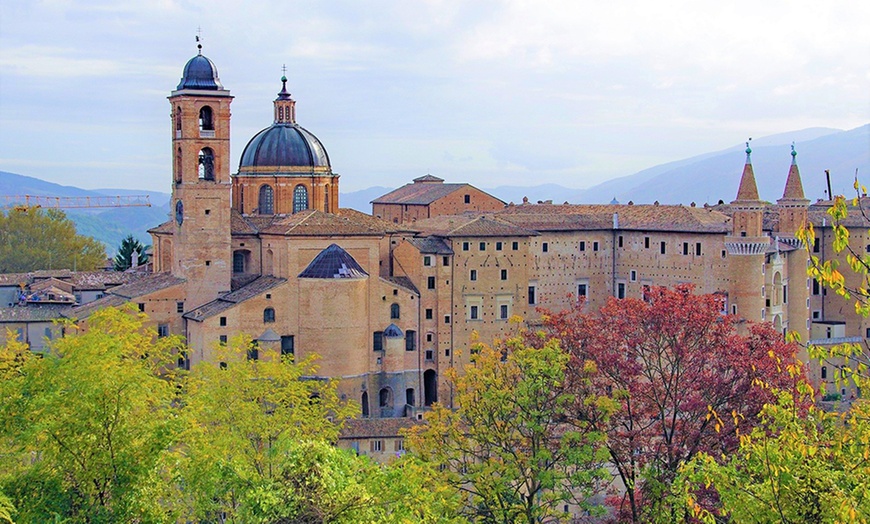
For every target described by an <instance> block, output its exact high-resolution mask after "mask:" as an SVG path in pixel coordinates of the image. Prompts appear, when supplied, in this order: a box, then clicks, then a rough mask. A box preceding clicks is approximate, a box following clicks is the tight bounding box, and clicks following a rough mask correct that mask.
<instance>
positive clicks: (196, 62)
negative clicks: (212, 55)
mask: <svg viewBox="0 0 870 524" xmlns="http://www.w3.org/2000/svg"><path fill="white" fill-rule="evenodd" d="M223 88H224V86H223V85H221V80H220V78H218V70H217V67H215V65H214V62H212V61H211V60H209V59H208V58H206V57H204V56H202V54H198V55H196V56H195V57H193V58H191V59H190V60H188V61H187V64H185V66H184V74H183V75H182V76H181V82H179V83H178V88H177V89H178V90H181V89H204V90H210V91H218V90H222V89H223Z"/></svg>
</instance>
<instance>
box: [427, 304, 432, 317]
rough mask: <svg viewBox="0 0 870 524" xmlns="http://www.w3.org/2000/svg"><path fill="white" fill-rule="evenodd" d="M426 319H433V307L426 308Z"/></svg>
mask: <svg viewBox="0 0 870 524" xmlns="http://www.w3.org/2000/svg"><path fill="white" fill-rule="evenodd" d="M426 320H432V308H431V307H428V308H426Z"/></svg>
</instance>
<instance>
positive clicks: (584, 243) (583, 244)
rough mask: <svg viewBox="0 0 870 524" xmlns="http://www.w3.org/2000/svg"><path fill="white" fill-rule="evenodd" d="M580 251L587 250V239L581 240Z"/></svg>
mask: <svg viewBox="0 0 870 524" xmlns="http://www.w3.org/2000/svg"><path fill="white" fill-rule="evenodd" d="M580 251H586V241H585V240H581V241H580Z"/></svg>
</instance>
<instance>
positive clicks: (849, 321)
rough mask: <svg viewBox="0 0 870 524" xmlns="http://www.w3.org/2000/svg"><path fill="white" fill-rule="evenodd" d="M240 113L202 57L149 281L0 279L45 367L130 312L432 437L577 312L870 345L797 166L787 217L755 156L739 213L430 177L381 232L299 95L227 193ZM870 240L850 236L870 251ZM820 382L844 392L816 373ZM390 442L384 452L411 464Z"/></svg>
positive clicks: (191, 358)
mask: <svg viewBox="0 0 870 524" xmlns="http://www.w3.org/2000/svg"><path fill="white" fill-rule="evenodd" d="M232 100H233V97H232V96H231V95H230V92H229V90H227V89H225V88H224V87H223V85H222V83H221V81H220V79H219V77H218V70H217V68H216V66H215V65H214V63H212V62H211V60H209V59H208V58H206V57H205V56H203V55H202V54H201V52H200V53H199V54H197V55H196V56H194V57H193V58H192V59H190V61H188V63H187V64H186V65H185V67H184V72H183V75H182V78H181V81H180V82H179V84H178V86H177V88H176V89H175V90H174V91H172V92H171V94H170V96H169V104H170V108H171V120H172V126H171V128H170V129H171V133H170V136H169V142H170V143H171V145H172V150H173V158H174V160H173V163H172V166H171V171H170V172H171V175H169V176H167V183H169V184H171V187H172V200H171V206H172V207H171V209H172V217H171V219H170V220H169V221H167V222H165V223H163V224H160V225H156V227H154V228H153V229H151V230H150V233H151V235H152V239H153V242H152V243H153V249H154V251H153V273H150V274H143V273H135V272H134V273H105V274H100V275H98V276H95V275H93V274H90V273H89V274H83V273H72V272H68V271H60V272H35V273H31V274H24V275H3V276H0V297H2V299H3V300H2V302H3V306H5V307H2V308H0V325H2V326H5V327H8V328H10V329H11V331H10V333H12V334H13V336H17V337H19V338H20V339H22V340H24V341H26V342H28V343H29V344H30V345H31V347H32V348H33V349H34V350H37V351H38V350H42V349H43V348H44V347H45V341H46V340H50V339H51V338H52V337H56V336H60V335H61V334H62V333H59V332H58V330H59V328H58V327H57V325H55V324H52V323H51V320H52V319H56V318H71V319H77V320H79V321H84V322H86V321H87V317H88V316H89V315H90V314H91V313H92V312H93V311H95V310H97V309H99V308H102V307H108V306H117V305H121V304H124V303H128V302H132V303H134V304H136V305H137V307H138V309H139V311H142V312H144V313H146V314H147V315H148V316H149V318H150V319H151V322H152V323H153V325H154V327H155V329H156V330H157V333H158V336H166V335H169V334H178V335H182V336H183V337H184V338H185V339H186V340H187V343H188V346H189V353H186V354H179V355H178V365H179V366H180V367H185V368H187V367H189V366H190V365H192V364H195V363H198V362H202V361H205V362H214V363H215V364H217V362H215V359H216V357H215V356H214V349H215V348H216V347H217V346H218V345H219V344H225V343H227V341H228V340H229V339H230V338H232V337H233V336H234V335H235V334H237V333H240V332H242V333H247V334H249V335H250V336H251V337H252V338H253V339H254V340H255V341H256V342H257V344H258V348H259V351H258V352H257V354H256V355H255V356H256V358H274V356H276V355H294V356H295V357H296V358H305V357H307V356H309V355H312V354H316V355H318V356H319V374H320V375H321V376H323V377H330V378H336V379H340V386H339V391H340V393H341V395H342V396H343V397H344V398H347V399H352V400H354V401H355V402H356V403H358V404H359V406H360V416H361V417H362V418H364V419H365V418H369V419H393V418H401V417H407V418H410V419H416V418H417V417H418V415H419V414H420V412H421V411H423V410H425V409H427V408H428V407H429V406H431V405H432V404H433V403H434V402H442V403H445V404H448V405H450V404H451V403H452V398H451V390H450V388H449V387H448V386H447V384H446V383H445V382H444V380H443V378H444V376H445V371H446V370H447V369H448V368H450V367H455V368H459V369H461V368H462V367H463V366H464V365H465V364H467V363H468V362H469V355H470V352H471V347H472V345H473V344H474V342H475V341H476V340H480V341H491V340H493V339H494V338H502V337H504V336H506V335H509V334H511V333H514V332H515V331H516V330H517V329H518V328H519V323H520V322H534V321H535V320H536V319H538V318H539V312H538V308H541V307H543V308H548V309H551V310H561V309H564V308H566V307H569V306H570V305H571V304H572V301H576V300H578V298H579V297H583V298H585V300H586V307H588V308H598V307H600V306H601V305H603V304H604V302H605V301H606V300H608V299H609V298H611V297H615V298H617V299H623V298H628V297H633V298H644V297H645V293H646V290H647V289H648V288H649V287H650V286H673V285H676V284H683V283H688V284H693V285H694V286H695V289H696V291H697V292H698V293H717V294H720V295H722V297H723V299H724V301H723V303H724V304H725V306H724V308H723V313H730V314H734V315H737V316H738V317H740V318H741V319H745V320H747V321H753V322H770V323H772V324H773V325H774V326H775V327H776V328H777V329H778V330H781V331H783V332H786V331H789V330H792V331H796V332H797V333H798V334H799V335H800V336H801V339H802V340H810V339H813V340H814V341H816V342H821V343H827V342H832V341H835V340H846V339H849V337H852V339H856V340H865V338H866V337H870V324H867V321H866V320H865V319H863V318H860V317H857V316H856V315H855V314H854V311H853V310H852V308H851V307H850V306H849V305H848V304H846V303H844V302H841V299H839V298H837V297H833V296H832V297H830V298H829V297H827V296H826V295H825V294H824V292H823V291H822V290H820V288H819V287H818V285H817V284H816V283H814V282H813V281H811V280H809V279H808V278H807V275H806V268H807V263H808V254H807V252H806V251H805V250H804V249H803V248H802V247H801V245H800V243H799V241H797V240H796V239H795V236H794V234H795V231H796V230H797V229H798V228H799V227H800V226H802V225H803V224H805V223H806V221H807V220H808V219H809V220H812V221H813V222H814V224H815V225H816V228H817V231H818V232H819V243H818V244H817V246H815V248H814V250H815V252H818V253H820V254H821V255H822V256H824V255H825V254H828V253H831V248H830V246H831V234H830V228H827V229H826V227H825V226H826V225H827V224H826V223H825V221H824V217H823V214H822V213H823V209H824V208H825V207H826V206H825V204H824V203H820V204H817V205H812V206H811V205H810V202H809V200H808V199H806V198H805V196H804V193H803V189H802V185H801V180H800V173H799V171H798V166H797V162H796V157H795V154H796V153H794V152H792V162H791V166H790V167H789V169H788V170H787V172H786V170H785V169H784V170H783V171H784V175H785V176H784V188H785V189H784V191H783V197H782V198H781V199H779V200H778V201H777V202H776V203H775V204H770V203H766V202H762V201H761V200H760V199H759V196H758V190H757V188H756V182H755V173H754V172H753V168H752V162H751V151H750V149H749V148H748V147H747V149H746V159H745V162H744V166H743V172H742V175H741V181H740V189H739V191H738V194H737V196H736V198H735V200H734V201H732V202H731V203H730V204H727V205H725V204H722V205H718V206H707V205H704V206H702V207H701V206H696V205H695V204H691V205H685V206H684V205H676V206H674V205H658V204H654V205H634V204H632V203H631V202H629V203H627V204H616V203H611V204H608V205H572V204H568V203H565V204H552V203H539V204H532V203H528V202H523V203H521V204H514V203H509V204H506V203H504V202H502V201H501V200H499V199H498V198H496V197H493V196H492V195H489V194H487V193H485V192H484V191H481V190H479V189H477V188H475V187H473V186H471V185H469V184H455V183H445V182H444V180H442V179H440V178H437V177H435V176H432V175H426V176H423V177H420V178H416V179H414V180H413V181H412V183H409V184H407V185H405V186H403V187H401V188H399V189H396V190H395V191H392V192H390V193H388V194H386V195H384V196H382V197H380V198H377V199H375V200H374V201H373V203H372V204H373V208H372V211H373V213H372V215H367V214H365V213H360V212H358V211H353V210H349V209H342V208H341V207H340V205H339V175H338V174H336V173H335V172H333V170H332V165H331V160H330V157H329V155H328V154H327V150H326V148H325V146H324V145H323V144H322V143H321V142H320V140H318V139H317V137H316V136H315V135H314V134H313V133H311V132H310V131H308V130H306V129H305V128H303V127H301V126H300V125H299V124H298V123H297V113H296V103H295V101H294V100H293V98H292V97H291V95H290V93H289V92H288V91H287V79H286V78H282V79H281V88H280V92H279V93H278V96H277V98H276V99H275V100H274V102H273V105H274V117H273V122H272V124H271V125H270V126H268V127H266V128H265V129H263V130H262V131H260V132H259V133H257V134H256V135H255V136H254V137H253V138H251V139H250V141H249V142H248V144H247V146H246V147H245V149H244V152H243V153H242V157H241V161H240V163H239V170H238V172H236V173H231V172H230V165H231V158H230V132H231V116H230V105H231V103H232ZM736 167H738V166H736ZM736 174H737V170H736V169H735V176H736ZM765 176H769V175H765ZM866 236H867V235H866V233H861V232H860V231H855V232H853V240H855V241H858V242H866V243H867V244H868V246H870V237H867V238H865V237H866ZM868 250H870V248H868ZM28 297H30V298H28ZM34 297H35V298H34ZM52 297H53V298H52ZM3 331H4V332H5V330H3ZM3 336H4V337H5V336H6V335H5V334H4V335H3ZM810 375H811V378H812V380H813V381H814V382H815V383H817V384H818V383H822V382H825V381H830V380H832V377H829V376H828V375H827V372H826V370H824V369H822V368H821V367H819V366H812V367H811V368H810ZM857 393H860V392H857ZM394 425H395V424H394ZM401 425H402V424H399V425H398V426H401ZM398 426H396V427H398ZM392 427H393V425H389V424H386V425H385V424H382V423H381V424H379V425H377V426H376V427H375V426H371V427H369V428H363V427H358V426H353V428H356V430H354V431H357V433H358V435H357V436H358V437H359V438H356V437H355V436H354V435H355V434H354V433H353V432H351V434H345V436H343V437H342V442H343V445H346V446H347V447H355V448H357V449H358V450H360V451H361V452H366V451H371V452H375V449H374V448H375V446H383V445H385V444H383V443H381V444H375V442H381V441H383V439H384V438H387V437H389V436H390V435H389V433H390V431H391V430H390V428H392ZM393 437H394V438H393V439H392V440H388V441H387V444H389V446H390V450H386V449H383V448H382V449H379V450H377V451H378V452H379V453H386V452H387V451H389V452H394V451H400V448H401V446H402V443H401V442H400V439H399V440H396V438H395V435H393ZM369 446H370V447H371V449H370V450H369Z"/></svg>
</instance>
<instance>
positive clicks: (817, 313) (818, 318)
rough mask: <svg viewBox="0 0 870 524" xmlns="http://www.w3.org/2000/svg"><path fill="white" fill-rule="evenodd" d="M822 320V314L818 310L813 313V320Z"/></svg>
mask: <svg viewBox="0 0 870 524" xmlns="http://www.w3.org/2000/svg"><path fill="white" fill-rule="evenodd" d="M821 318H822V312H821V311H819V310H816V311H813V320H820V319H821Z"/></svg>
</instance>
